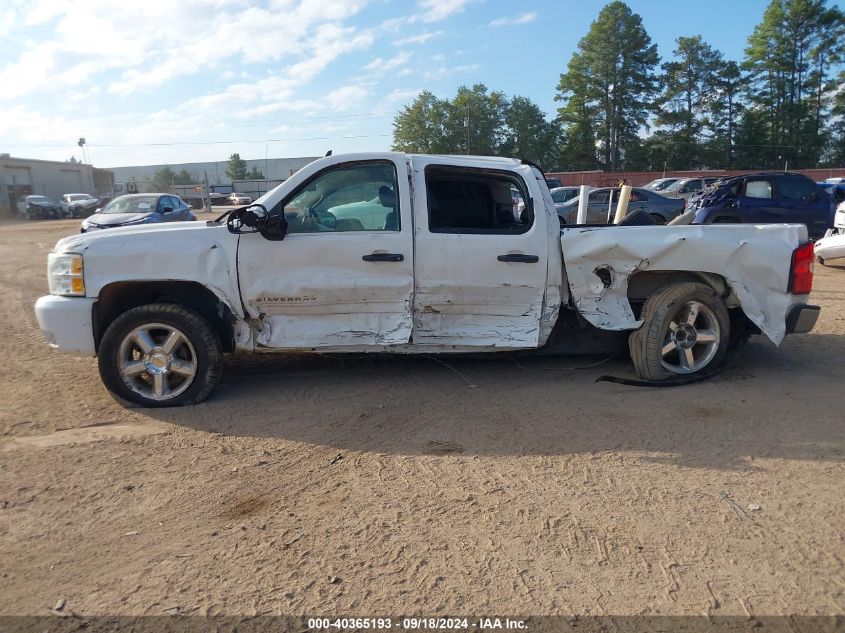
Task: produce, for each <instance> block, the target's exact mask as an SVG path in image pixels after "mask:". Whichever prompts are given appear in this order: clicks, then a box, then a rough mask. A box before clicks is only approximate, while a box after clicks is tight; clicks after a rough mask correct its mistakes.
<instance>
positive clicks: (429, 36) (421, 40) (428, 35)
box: [393, 31, 443, 46]
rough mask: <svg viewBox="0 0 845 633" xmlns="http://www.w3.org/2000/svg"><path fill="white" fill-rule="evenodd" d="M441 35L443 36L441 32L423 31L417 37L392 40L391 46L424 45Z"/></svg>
mask: <svg viewBox="0 0 845 633" xmlns="http://www.w3.org/2000/svg"><path fill="white" fill-rule="evenodd" d="M441 35H443V31H434V32H430V31H425V32H424V33H420V34H419V35H412V36H411V37H403V38H402V39H398V40H394V41H393V45H394V46H407V45H410V44H425V43H426V42H428V41H429V40H433V39H434V38H435V37H440V36H441Z"/></svg>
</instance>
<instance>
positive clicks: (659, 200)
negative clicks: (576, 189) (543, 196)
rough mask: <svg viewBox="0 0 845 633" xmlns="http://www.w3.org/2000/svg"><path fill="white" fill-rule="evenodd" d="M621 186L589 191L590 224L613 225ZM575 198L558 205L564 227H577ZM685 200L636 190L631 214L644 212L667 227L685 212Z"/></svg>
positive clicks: (588, 221) (629, 210)
mask: <svg viewBox="0 0 845 633" xmlns="http://www.w3.org/2000/svg"><path fill="white" fill-rule="evenodd" d="M619 190H620V188H619V187H600V188H598V189H593V190H592V191H590V198H589V202H588V203H587V224H609V223H611V222H613V216H614V214H615V213H616V205H617V203H618V202H619ZM580 198H581V197H580V196H578V195H576V196H575V197H574V198H571V199H570V200H568V201H567V202H564V203H563V204H561V205H557V204H556V205H555V207H556V208H557V214H558V216H559V217H560V221H561V224H575V223H576V219H577V216H578V201H579V200H580ZM684 204H685V201H684V200H679V199H672V198H666V197H664V196H661V195H660V194H659V193H655V192H654V191H649V190H648V189H643V188H641V187H634V188H633V189H632V190H631V201H630V202H629V203H628V213H629V214H631V213H633V212H634V211H645V212H646V213H648V214H649V215H650V216H651V217H652V219H653V220H654V221H655V223H657V224H666V223H667V222H669V221H670V220H673V219H675V218H676V217H677V216H678V215H680V213H681V212H682V211H683V210H684Z"/></svg>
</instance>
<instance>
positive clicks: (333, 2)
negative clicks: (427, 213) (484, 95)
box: [0, 0, 767, 167]
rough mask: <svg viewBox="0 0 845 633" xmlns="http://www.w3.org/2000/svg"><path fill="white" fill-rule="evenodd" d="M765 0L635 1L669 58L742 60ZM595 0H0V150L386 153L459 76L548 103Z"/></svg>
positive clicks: (94, 159) (112, 155)
mask: <svg viewBox="0 0 845 633" xmlns="http://www.w3.org/2000/svg"><path fill="white" fill-rule="evenodd" d="M766 4H767V1H766V0H707V1H706V2H702V1H700V0H629V1H628V5H629V6H630V7H631V8H632V10H633V11H634V12H636V13H638V14H640V16H642V19H643V23H644V25H645V28H646V30H647V32H648V33H649V35H650V36H651V38H652V40H653V41H654V42H655V43H656V44H657V46H658V52H659V53H660V55H661V57H662V58H663V59H666V58H668V57H670V56H671V53H672V50H673V49H674V48H675V46H674V41H675V38H677V37H678V36H681V35H684V36H690V35H697V34H700V35H702V36H703V38H704V39H705V41H707V42H708V43H710V44H711V45H712V46H714V47H715V48H717V49H719V50H721V51H722V52H723V53H724V54H725V56H726V58H728V59H735V60H739V59H741V57H742V54H743V50H744V48H745V46H746V41H747V38H748V35H749V34H750V33H751V31H752V30H753V28H754V26H755V25H756V24H757V23H758V22H760V20H761V18H762V15H763V11H764V9H765V6H766ZM604 5H605V2H603V1H598V0H577V1H573V0H520V1H518V2H517V1H513V0H262V1H249V0H142V1H139V2H135V1H128V2H114V0H75V1H69V0H0V86H3V89H2V90H0V152H8V153H10V154H11V155H12V156H19V157H24V158H40V159H49V160H67V159H69V158H70V157H71V156H75V157H76V158H78V159H81V158H83V152H82V151H81V149H80V147H79V146H78V145H77V142H78V139H79V138H80V137H84V138H85V139H86V146H85V148H84V158H85V159H86V162H89V163H93V164H94V165H96V166H98V167H119V166H125V165H145V164H162V163H167V164H171V165H173V164H178V163H184V162H199V161H215V160H225V159H226V158H228V157H229V155H231V154H232V153H234V152H238V153H239V154H240V155H241V157H242V158H245V159H261V158H265V157H266V156H269V157H270V158H284V157H295V156H322V155H323V154H325V153H326V151H328V150H330V149H331V150H332V151H333V152H334V153H335V154H337V153H341V152H355V151H383V150H388V149H390V144H391V140H392V134H391V133H392V121H393V117H394V115H395V114H396V112H397V111H399V110H400V109H401V108H402V107H403V106H404V105H407V104H408V103H410V102H411V101H412V100H413V99H414V97H415V95H417V94H418V93H419V92H420V91H421V90H430V91H432V92H433V93H434V94H436V95H437V96H439V97H442V98H449V97H451V96H453V95H454V93H455V91H456V90H457V88H458V87H459V86H461V85H472V84H475V83H484V84H485V85H487V87H488V88H489V89H491V90H501V91H503V92H505V93H506V94H507V95H509V96H510V95H514V94H518V95H522V96H526V97H529V98H531V99H532V100H534V101H535V102H536V103H537V104H539V105H540V107H541V108H542V109H543V110H545V111H546V112H547V113H548V115H549V116H550V117H551V116H553V115H554V114H555V110H556V107H557V105H558V104H556V102H555V101H554V97H555V93H556V86H557V83H558V81H559V80H560V74H561V73H562V72H565V71H566V65H567V63H568V61H569V59H570V57H571V55H572V53H573V52H574V51H575V50H576V48H577V45H578V40H579V39H580V38H581V37H583V36H584V35H585V34H586V33H587V31H588V30H589V27H590V23H591V22H592V21H593V20H594V19H595V18H596V16H597V15H598V12H599V11H600V10H601V8H602V7H603V6H604Z"/></svg>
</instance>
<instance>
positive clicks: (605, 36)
mask: <svg viewBox="0 0 845 633" xmlns="http://www.w3.org/2000/svg"><path fill="white" fill-rule="evenodd" d="M658 61H659V60H658V55H657V46H656V45H655V44H652V43H651V38H650V37H649V36H648V33H646V30H645V28H644V27H643V23H642V18H640V16H639V15H637V14H635V13H633V12H632V11H631V9H630V8H629V7H628V5H626V4H625V3H624V2H621V1H620V0H615V1H614V2H611V3H609V4H607V5H606V6H605V7H604V8H603V9H602V10H601V11H600V12H599V15H598V18H596V20H595V21H594V22H593V23H592V25H591V26H590V30H589V32H588V33H587V35H586V36H585V37H584V38H582V39H581V41H580V42H578V52H577V53H575V55H574V56H573V59H572V61H571V62H570V64H569V68H568V73H567V75H569V74H572V76H567V75H561V81H560V84H559V85H558V92H559V94H558V96H559V97H561V100H562V101H564V102H568V101H570V100H571V99H575V100H576V101H580V102H582V103H583V109H584V110H586V112H588V113H589V116H590V119H591V121H590V122H591V124H592V127H593V129H594V130H595V133H596V142H597V145H598V147H599V149H600V153H601V157H602V163H603V165H604V166H605V168H606V169H610V170H612V171H616V170H618V169H619V168H620V167H621V164H622V157H623V153H624V151H625V148H626V145H635V144H637V143H639V142H640V141H639V131H640V129H642V128H643V127H645V126H646V125H647V123H648V119H649V114H650V113H651V112H652V111H653V109H654V105H653V102H654V97H655V96H656V94H657V91H658V85H657V83H658V82H657V78H656V76H655V74H654V69H655V66H656V65H657V63H658ZM567 106H568V103H567V105H564V106H563V107H562V108H561V109H560V114H561V116H562V117H564V118H565V117H567V115H568V112H567V110H568V107H567ZM576 108H577V106H576ZM584 123H586V121H585V120H583V119H582V120H581V125H580V127H581V128H582V130H580V132H581V133H584V132H585V131H586V129H585V128H586V126H585V125H584ZM571 132H572V130H570V129H567V136H569V137H570V138H571V137H572V134H571ZM585 140H586V135H585ZM583 149H584V150H586V147H584V148H583ZM585 158H587V159H588V158H589V157H588V156H587V157H585Z"/></svg>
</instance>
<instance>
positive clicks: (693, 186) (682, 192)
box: [660, 176, 722, 200]
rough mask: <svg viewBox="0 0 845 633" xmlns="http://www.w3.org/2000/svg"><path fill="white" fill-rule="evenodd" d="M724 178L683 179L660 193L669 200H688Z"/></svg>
mask: <svg viewBox="0 0 845 633" xmlns="http://www.w3.org/2000/svg"><path fill="white" fill-rule="evenodd" d="M721 178H722V176H707V177H706V178H681V179H679V180H677V181H675V182H674V183H672V184H671V185H670V186H668V187H666V188H665V189H663V190H662V191H661V192H660V193H661V194H662V195H664V196H666V197H667V198H683V199H684V200H686V199H687V198H689V197H690V196H693V195H695V194H696V193H698V192H699V191H701V190H702V189H704V188H705V187H706V186H707V185H711V184H713V183H714V182H716V181H717V180H719V179H721Z"/></svg>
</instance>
